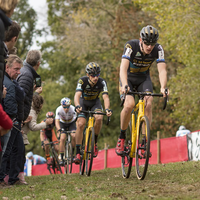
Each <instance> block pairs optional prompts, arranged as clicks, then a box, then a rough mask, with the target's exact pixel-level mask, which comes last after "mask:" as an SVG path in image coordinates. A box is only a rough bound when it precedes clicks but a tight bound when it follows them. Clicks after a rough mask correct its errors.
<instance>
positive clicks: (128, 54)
mask: <svg viewBox="0 0 200 200" xmlns="http://www.w3.org/2000/svg"><path fill="white" fill-rule="evenodd" d="M131 53H132V49H130V48H127V49H126V52H125V55H126V56H128V57H131Z"/></svg>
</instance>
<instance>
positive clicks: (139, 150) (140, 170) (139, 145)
mask: <svg viewBox="0 0 200 200" xmlns="http://www.w3.org/2000/svg"><path fill="white" fill-rule="evenodd" d="M137 137H138V138H137V142H136V158H135V166H136V175H137V178H138V179H139V180H143V179H144V178H145V176H146V173H147V168H148V164H149V154H150V125H149V120H148V118H147V116H143V117H142V118H141V120H140V124H139V130H138V136H137Z"/></svg>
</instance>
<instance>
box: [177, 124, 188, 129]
mask: <svg viewBox="0 0 200 200" xmlns="http://www.w3.org/2000/svg"><path fill="white" fill-rule="evenodd" d="M185 129H186V128H185V126H183V125H181V126H180V127H179V129H178V130H185Z"/></svg>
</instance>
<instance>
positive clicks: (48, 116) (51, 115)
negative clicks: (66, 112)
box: [46, 111, 55, 118]
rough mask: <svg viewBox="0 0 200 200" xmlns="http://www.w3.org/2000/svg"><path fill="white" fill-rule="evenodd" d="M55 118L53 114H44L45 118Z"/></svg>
mask: <svg viewBox="0 0 200 200" xmlns="http://www.w3.org/2000/svg"><path fill="white" fill-rule="evenodd" d="M54 117H55V115H54V113H53V112H51V111H50V112H47V113H46V118H54Z"/></svg>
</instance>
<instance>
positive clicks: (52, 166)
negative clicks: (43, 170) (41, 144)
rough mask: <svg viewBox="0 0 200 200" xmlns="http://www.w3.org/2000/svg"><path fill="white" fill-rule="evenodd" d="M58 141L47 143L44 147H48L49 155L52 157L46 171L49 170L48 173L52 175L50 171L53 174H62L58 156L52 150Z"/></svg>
mask: <svg viewBox="0 0 200 200" xmlns="http://www.w3.org/2000/svg"><path fill="white" fill-rule="evenodd" d="M58 142H59V141H58V140H57V141H54V142H49V143H47V144H45V146H50V148H49V153H50V155H51V157H52V163H51V164H47V169H48V170H49V173H50V174H52V170H53V172H54V174H57V172H60V173H61V174H62V170H61V166H60V164H59V159H58V154H57V153H56V150H55V148H54V145H58Z"/></svg>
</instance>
